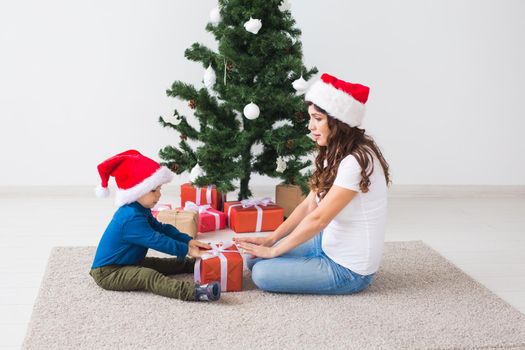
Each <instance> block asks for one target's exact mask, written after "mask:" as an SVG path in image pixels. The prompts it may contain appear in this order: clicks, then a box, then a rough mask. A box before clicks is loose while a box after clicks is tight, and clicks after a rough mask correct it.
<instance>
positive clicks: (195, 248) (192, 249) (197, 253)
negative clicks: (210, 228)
mask: <svg viewBox="0 0 525 350" xmlns="http://www.w3.org/2000/svg"><path fill="white" fill-rule="evenodd" d="M201 249H205V250H209V249H211V246H210V245H209V244H207V243H204V242H201V241H197V240H195V239H192V240H191V241H189V242H188V255H189V256H191V257H193V258H200V257H201V256H202V255H203V254H204V253H206V251H205V250H201Z"/></svg>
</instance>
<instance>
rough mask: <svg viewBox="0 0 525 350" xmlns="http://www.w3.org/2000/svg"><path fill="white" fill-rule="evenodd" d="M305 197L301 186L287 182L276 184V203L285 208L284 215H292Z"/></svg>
mask: <svg viewBox="0 0 525 350" xmlns="http://www.w3.org/2000/svg"><path fill="white" fill-rule="evenodd" d="M305 198H306V197H305V195H304V194H303V191H301V188H300V187H299V186H296V185H286V184H279V185H277V186H275V204H277V205H278V206H280V207H282V208H283V209H284V217H288V216H290V214H292V212H293V211H294V209H295V208H296V207H297V206H298V205H299V204H301V202H302V201H304V199H305Z"/></svg>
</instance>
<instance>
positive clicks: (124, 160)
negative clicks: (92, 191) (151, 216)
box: [96, 150, 173, 207]
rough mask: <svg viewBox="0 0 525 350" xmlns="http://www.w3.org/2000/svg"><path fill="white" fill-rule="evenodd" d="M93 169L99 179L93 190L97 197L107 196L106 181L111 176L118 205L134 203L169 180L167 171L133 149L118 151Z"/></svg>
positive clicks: (170, 174) (171, 177) (168, 171)
mask: <svg viewBox="0 0 525 350" xmlns="http://www.w3.org/2000/svg"><path fill="white" fill-rule="evenodd" d="M97 168H98V173H99V174H100V179H101V184H100V185H98V186H97V189H96V195H97V197H107V196H108V195H109V190H108V181H109V177H110V176H113V177H114V178H115V181H116V183H117V187H118V189H117V195H116V198H115V204H116V205H117V206H118V207H120V206H123V205H124V204H128V203H132V202H135V201H136V200H137V199H139V198H140V197H142V196H143V195H145V194H146V193H148V192H150V191H152V190H154V189H155V188H157V187H158V186H160V185H163V184H165V183H168V182H170V181H171V180H172V179H173V173H172V172H171V170H169V169H168V168H166V167H165V166H160V165H159V163H157V162H156V161H154V160H153V159H150V158H148V157H146V156H143V155H142V154H140V152H138V151H135V150H129V151H126V152H122V153H119V154H117V155H116V156H113V157H111V158H109V159H107V160H105V161H104V162H102V163H100V164H99V165H98V167H97Z"/></svg>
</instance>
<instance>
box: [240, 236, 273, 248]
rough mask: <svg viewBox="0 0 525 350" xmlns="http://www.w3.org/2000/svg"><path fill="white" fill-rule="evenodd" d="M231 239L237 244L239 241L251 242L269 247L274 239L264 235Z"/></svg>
mask: <svg viewBox="0 0 525 350" xmlns="http://www.w3.org/2000/svg"><path fill="white" fill-rule="evenodd" d="M233 241H234V242H235V243H236V244H237V245H238V244H240V243H252V244H256V245H262V246H265V247H271V246H273V245H274V244H275V241H274V239H273V238H271V237H270V236H266V237H233Z"/></svg>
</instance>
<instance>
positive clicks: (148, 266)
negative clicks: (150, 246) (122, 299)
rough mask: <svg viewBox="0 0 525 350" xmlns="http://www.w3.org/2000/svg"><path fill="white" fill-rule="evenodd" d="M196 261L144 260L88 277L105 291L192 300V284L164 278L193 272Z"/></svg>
mask: <svg viewBox="0 0 525 350" xmlns="http://www.w3.org/2000/svg"><path fill="white" fill-rule="evenodd" d="M194 265H195V259H193V258H189V257H186V259H185V260H183V261H178V260H177V258H152V257H148V258H144V259H143V260H141V261H140V262H139V263H138V264H137V265H106V266H101V267H98V268H96V269H92V270H91V271H90V272H89V274H90V275H91V277H93V279H94V280H95V282H96V283H97V284H98V285H99V286H100V287H101V288H104V289H106V290H118V291H133V290H147V291H150V292H152V293H154V294H158V295H162V296H165V297H168V298H176V299H182V300H195V283H194V282H184V281H178V280H176V279H174V278H170V277H167V276H166V275H174V274H178V273H193V268H194Z"/></svg>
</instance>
